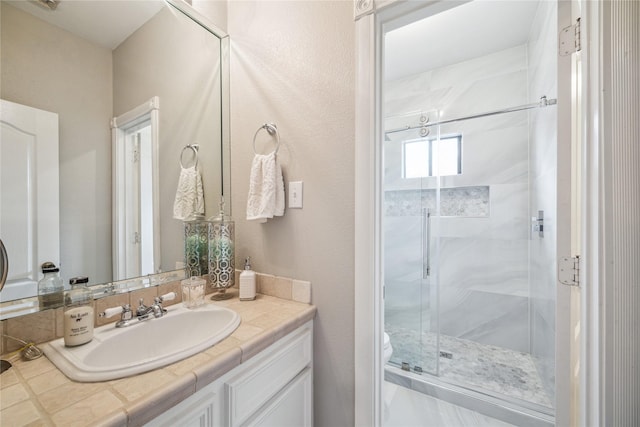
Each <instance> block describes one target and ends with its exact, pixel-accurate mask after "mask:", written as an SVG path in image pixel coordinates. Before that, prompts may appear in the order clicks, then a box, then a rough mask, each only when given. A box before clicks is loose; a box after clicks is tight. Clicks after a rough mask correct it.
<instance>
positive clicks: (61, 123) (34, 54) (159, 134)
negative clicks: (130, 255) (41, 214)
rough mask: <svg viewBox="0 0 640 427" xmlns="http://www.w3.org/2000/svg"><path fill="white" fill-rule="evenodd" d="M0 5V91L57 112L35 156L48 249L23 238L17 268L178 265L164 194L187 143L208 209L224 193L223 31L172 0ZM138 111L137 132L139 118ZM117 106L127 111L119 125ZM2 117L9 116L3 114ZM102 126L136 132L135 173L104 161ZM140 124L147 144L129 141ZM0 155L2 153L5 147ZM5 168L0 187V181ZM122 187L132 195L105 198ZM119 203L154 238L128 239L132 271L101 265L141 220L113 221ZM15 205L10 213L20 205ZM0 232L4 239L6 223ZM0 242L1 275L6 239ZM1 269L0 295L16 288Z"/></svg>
mask: <svg viewBox="0 0 640 427" xmlns="http://www.w3.org/2000/svg"><path fill="white" fill-rule="evenodd" d="M0 7H1V18H2V26H1V50H0V53H1V73H2V74H1V81H0V98H2V100H3V101H8V102H9V104H8V105H10V106H13V105H21V106H26V107H28V108H33V109H37V110H43V111H45V112H51V113H54V116H55V115H57V121H58V124H57V126H58V132H57V134H58V159H57V160H56V159H55V158H53V157H51V158H49V159H47V161H48V162H50V163H56V165H55V166H57V169H58V180H59V190H58V194H59V208H58V214H59V221H58V222H59V241H57V242H56V245H57V247H58V248H59V253H58V254H57V255H56V254H55V253H52V254H50V255H49V254H47V253H39V252H38V251H37V250H35V249H34V250H32V252H31V253H32V254H35V255H33V256H30V257H27V258H28V261H27V262H26V263H24V264H25V265H21V268H22V270H24V272H25V273H24V274H30V276H29V277H30V278H31V279H35V280H36V281H37V280H38V279H39V278H40V277H42V274H41V272H40V271H39V269H40V265H41V264H42V263H43V262H45V261H53V262H55V263H56V264H59V267H60V274H61V276H62V278H63V279H64V281H65V283H68V279H69V278H71V277H76V276H88V277H89V279H90V285H98V284H104V283H108V282H113V281H116V280H124V279H128V278H129V276H136V275H146V274H151V273H158V272H167V271H172V270H176V269H179V268H180V263H181V262H182V261H183V259H184V254H183V243H182V242H183V223H182V221H181V220H180V219H176V218H174V209H173V207H174V199H175V195H176V190H177V187H178V180H179V176H180V173H181V167H190V166H191V165H193V164H194V162H195V160H196V158H195V157H196V154H197V161H198V169H199V171H200V173H201V176H202V187H203V190H204V203H205V216H206V217H209V216H212V215H214V214H216V213H217V212H218V211H219V203H220V201H221V198H222V197H223V196H224V198H225V199H226V202H227V203H226V206H227V207H228V206H230V205H231V203H230V200H229V195H230V179H229V172H230V171H229V137H228V97H229V92H228V81H229V80H228V37H227V36H226V34H224V33H223V32H222V31H220V30H218V29H217V28H216V27H215V26H214V25H213V24H211V23H210V22H208V21H207V19H206V18H204V17H202V16H201V15H200V14H199V13H197V12H196V11H195V10H194V9H193V8H191V7H190V6H189V5H188V4H186V3H184V2H183V1H182V0H168V1H162V0H158V1H156V0H147V1H135V0H134V1H128V0H121V1H65V0H62V1H60V2H57V7H56V8H55V9H49V8H46V7H44V6H43V5H42V4H40V2H38V1H7V0H3V1H2V2H0ZM4 105H5V104H3V111H5V110H4V108H5V107H4ZM136 112H137V113H139V117H138V116H136ZM145 117H146V118H149V124H150V126H151V127H149V129H150V130H148V131H145V130H144V129H143V128H144V126H142V125H141V123H142V122H143V121H144V119H145ZM153 117H155V124H151V121H152V120H151V118H153ZM127 118H128V119H131V118H133V120H132V121H131V120H129V121H128V122H127V123H125V125H124V127H123V125H122V123H123V119H127ZM136 120H137V121H136ZM153 126H155V128H154V127H153ZM3 127H7V128H9V127H10V126H9V125H7V124H6V123H4V122H3ZM114 128H117V129H120V130H122V129H125V130H126V131H127V132H129V131H131V132H130V133H131V134H134V137H132V138H134V139H135V138H137V140H138V141H139V142H138V144H139V145H138V146H137V148H133V149H132V150H133V154H131V159H128V160H126V161H144V159H145V158H147V159H151V160H149V161H148V164H147V166H142V167H141V170H142V171H143V172H142V175H141V176H143V177H142V178H140V177H138V178H137V181H136V179H134V180H133V181H131V180H129V181H127V180H123V179H122V177H120V176H118V175H119V174H120V173H121V172H120V170H121V169H122V170H124V169H126V168H120V167H119V166H118V162H120V161H121V160H120V159H119V158H118V156H117V155H116V148H115V144H116V139H117V138H115V137H114V135H115V134H116V132H114ZM139 129H143V130H141V131H140V130H139ZM146 134H149V135H151V134H153V137H154V138H155V140H154V142H153V144H148V145H145V143H144V142H140V141H141V139H140V138H145V135H146ZM6 140H8V138H7V139H6ZM3 144H4V143H3ZM5 145H6V144H4V145H3V152H4V149H5V148H6V147H5ZM144 147H148V148H144ZM185 147H197V148H196V149H193V148H189V149H186V150H185ZM136 150H137V152H136ZM2 158H3V159H4V160H3V161H4V163H3V165H7V164H9V163H8V160H7V159H9V157H8V155H6V154H3V157H2ZM47 161H44V160H43V159H42V158H38V164H30V165H28V166H25V168H29V169H30V170H32V172H33V177H34V179H36V178H37V174H38V172H39V171H41V170H44V169H45V166H46V163H47ZM13 163H14V164H16V163H15V162H13ZM181 163H182V165H181ZM15 167H16V168H18V169H20V168H22V166H15ZM3 169H5V170H8V167H4V166H3ZM30 173H31V172H30ZM145 173H146V174H147V176H148V177H149V178H148V179H146V180H145V178H144V174H145ZM129 174H130V173H129ZM6 175H7V173H5V174H3V175H2V181H1V182H0V186H2V188H3V189H4V188H11V187H10V186H11V184H12V183H11V182H10V179H8V177H7V176H6ZM35 182H37V179H36V181H35ZM133 187H136V188H142V190H141V191H140V193H141V195H140V194H139V195H138V196H135V194H134V193H135V192H133V191H130V190H131V188H133ZM125 190H126V192H127V194H129V195H130V194H134V196H133V199H131V198H129V199H127V198H126V197H125V198H118V197H119V196H118V192H119V191H120V192H122V191H125ZM3 191H4V190H3ZM14 192H17V190H15V191H14ZM17 193H18V194H21V193H20V192H17ZM7 194H8V192H7ZM127 197H129V196H127ZM41 204H42V203H41ZM8 205H9V203H4V204H3V205H2V206H0V207H1V208H2V218H0V233H2V234H3V235H6V236H9V235H10V231H9V230H11V225H12V222H11V215H14V216H16V215H17V214H16V213H11V212H10V210H9V208H10V206H8ZM134 205H135V206H134ZM38 211H39V209H34V212H38ZM7 212H9V213H7ZM119 212H125V214H122V213H119ZM227 213H229V212H227ZM126 215H129V216H131V217H132V218H137V219H138V220H139V222H140V223H141V224H142V227H143V228H144V227H145V226H147V228H148V229H150V230H151V231H148V232H149V233H151V235H152V236H156V237H157V239H156V240H155V241H153V242H152V244H151V249H150V250H143V251H140V252H139V254H142V255H140V256H141V259H140V260H139V261H137V262H139V263H140V265H143V266H144V267H142V270H136V269H135V268H133V269H122V268H120V269H118V268H117V267H116V266H114V263H117V261H118V260H117V259H115V258H117V257H118V255H117V251H116V249H117V247H118V246H119V245H123V244H124V243H127V244H130V243H132V242H135V240H136V239H140V237H141V234H142V233H144V232H145V231H144V229H142V230H138V231H133V232H128V231H127V232H126V233H122V235H121V236H120V235H119V233H118V232H116V231H114V227H116V225H117V224H118V222H119V221H120V220H122V219H123V216H126ZM145 215H147V216H145ZM17 216H18V217H20V218H23V212H20V213H19V215H17ZM50 218H51V217H49V219H50ZM29 221H31V222H32V223H33V221H37V218H32V219H29ZM29 221H23V222H29ZM54 222H55V221H54ZM151 226H153V227H155V228H151ZM118 227H119V226H118ZM40 228H41V230H42V228H43V226H41V227H40ZM14 230H15V227H14ZM136 232H138V233H139V234H138V235H136V234H135V233H136ZM13 234H14V238H13V239H14V240H16V238H15V236H16V235H17V236H19V234H18V232H14V233H13ZM23 234H25V236H24V238H25V241H27V240H29V242H28V244H26V243H25V245H24V247H28V246H29V245H30V244H32V243H33V242H35V240H32V239H33V236H31V235H29V236H27V235H26V234H27V233H23ZM35 234H37V227H36V233H35ZM18 240H19V239H18ZM3 241H4V244H5V246H6V247H7V252H8V258H9V272H8V278H9V279H10V280H11V278H12V271H11V270H12V268H11V265H12V247H10V246H9V245H8V244H7V240H6V239H4V238H3ZM34 244H35V243H34ZM154 248H155V249H154ZM23 249H24V248H22V247H21V248H19V250H23ZM40 252H43V251H40ZM114 254H115V255H114ZM145 257H146V258H145ZM148 257H151V258H152V259H151V261H149V259H148ZM17 267H18V266H16V268H17ZM149 270H150V271H149ZM24 274H23V275H24ZM10 280H9V281H8V282H7V283H8V284H7V286H5V288H4V289H3V290H2V291H1V292H0V300H1V301H2V303H3V304H5V303H7V302H8V301H10V300H15V299H17V298H20V299H22V298H24V297H25V296H26V295H22V294H19V295H18V294H15V293H14V294H12V293H11V292H8V289H10ZM14 280H15V277H14ZM12 295H15V297H12ZM0 317H1V315H0Z"/></svg>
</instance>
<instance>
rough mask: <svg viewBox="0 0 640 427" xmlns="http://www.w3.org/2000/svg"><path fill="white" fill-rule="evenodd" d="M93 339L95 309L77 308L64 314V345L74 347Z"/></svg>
mask: <svg viewBox="0 0 640 427" xmlns="http://www.w3.org/2000/svg"><path fill="white" fill-rule="evenodd" d="M92 339H93V307H75V308H71V309H69V310H67V311H65V312H64V345H66V346H67V347H73V346H76V345H81V344H86V343H88V342H89V341H91V340H92Z"/></svg>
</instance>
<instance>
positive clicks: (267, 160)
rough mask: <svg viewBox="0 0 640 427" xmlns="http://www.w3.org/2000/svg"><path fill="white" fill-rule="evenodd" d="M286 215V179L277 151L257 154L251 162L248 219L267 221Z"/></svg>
mask: <svg viewBox="0 0 640 427" xmlns="http://www.w3.org/2000/svg"><path fill="white" fill-rule="evenodd" d="M282 215H284V180H283V179H282V168H281V167H280V163H279V162H278V158H277V156H276V153H275V152H273V153H270V154H256V155H255V157H254V158H253V162H252V163H251V175H250V177H249V197H248V199H247V219H248V220H256V221H258V222H266V221H267V219H269V218H273V217H274V216H282Z"/></svg>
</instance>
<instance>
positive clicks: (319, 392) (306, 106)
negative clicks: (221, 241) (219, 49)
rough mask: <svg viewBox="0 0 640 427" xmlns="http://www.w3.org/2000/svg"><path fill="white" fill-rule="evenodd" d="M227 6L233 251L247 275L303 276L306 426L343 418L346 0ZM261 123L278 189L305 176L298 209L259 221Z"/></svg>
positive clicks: (348, 123)
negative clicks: (250, 199)
mask: <svg viewBox="0 0 640 427" xmlns="http://www.w3.org/2000/svg"><path fill="white" fill-rule="evenodd" d="M228 7H229V16H228V31H229V34H230V37H231V162H232V168H231V169H232V172H231V174H232V182H231V184H232V188H233V216H234V218H235V220H236V224H237V225H236V227H237V229H236V241H237V243H236V259H237V260H242V259H244V257H246V256H251V258H252V260H253V268H254V269H255V270H257V271H260V272H267V273H271V274H275V275H282V276H287V277H295V278H298V279H302V280H309V281H311V283H312V292H313V295H312V300H313V304H315V305H316V306H317V307H318V314H317V317H316V330H315V341H314V344H315V353H314V363H315V370H314V383H315V387H314V394H315V409H314V410H315V421H316V425H317V426H319V427H321V426H330V427H339V426H352V425H353V423H354V407H353V405H354V375H353V369H354V360H353V353H354V348H353V340H354V329H353V328H354V326H353V324H354V323H353V322H354V318H353V316H354V315H353V312H354V311H353V310H354V283H353V281H354V267H353V262H354V259H353V256H354V241H353V233H354V135H355V128H354V120H355V117H354V114H355V110H354V109H355V107H354V102H355V99H354V96H355V94H354V83H355V58H354V44H355V26H354V22H353V9H352V8H353V4H352V2H346V1H304V2H302V1H294V2H291V1H282V2H280V1H266V2H265V1H235V0H232V1H231V2H230V3H229V6H228ZM265 122H275V123H276V124H277V126H278V129H279V131H280V133H281V138H282V146H281V148H280V151H279V157H280V159H281V161H282V164H283V170H284V176H285V183H286V184H285V185H286V186H287V187H288V185H287V183H288V181H298V180H300V181H304V208H303V209H302V210H299V209H298V210H296V209H287V210H286V212H285V216H284V217H282V218H276V219H274V220H269V222H267V223H266V224H257V223H254V222H248V221H246V220H245V219H244V218H245V207H246V201H247V192H248V187H249V168H250V164H251V159H252V157H253V150H252V138H253V135H254V133H255V131H256V130H257V128H258V126H260V125H261V124H263V123H265ZM266 135H267V134H266V133H265V132H261V134H260V139H259V143H258V145H259V146H261V145H262V146H263V147H265V145H266V142H267V141H268V139H267V137H266ZM263 143H265V144H263ZM236 265H237V264H236Z"/></svg>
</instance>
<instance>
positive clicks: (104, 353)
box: [42, 304, 240, 382]
mask: <svg viewBox="0 0 640 427" xmlns="http://www.w3.org/2000/svg"><path fill="white" fill-rule="evenodd" d="M239 324H240V316H239V315H238V313H236V312H235V311H233V310H229V309H227V308H224V307H219V306H216V305H213V304H206V305H204V306H201V307H199V308H197V309H193V310H189V309H187V308H184V307H182V305H180V304H176V305H173V306H170V307H167V313H166V314H165V315H164V316H163V317H161V318H159V319H150V320H147V321H144V322H140V323H134V324H133V325H131V326H128V327H126V328H116V327H115V326H114V323H111V324H108V325H105V326H101V327H99V328H96V329H95V331H94V337H93V340H92V341H91V342H90V343H88V344H85V345H81V346H78V347H65V345H64V341H63V339H62V338H61V339H58V340H55V341H51V342H49V343H47V344H45V345H44V346H43V347H42V348H43V350H44V353H45V354H46V356H47V357H48V358H49V360H51V362H52V363H53V364H54V365H56V366H57V367H58V369H60V370H61V371H62V372H64V374H65V375H66V376H67V377H69V378H71V379H72V380H75V381H80V382H94V381H105V380H112V379H116V378H123V377H127V376H130V375H135V374H139V373H142V372H146V371H150V370H152V369H156V368H160V367H162V366H166V365H168V364H171V363H173V362H176V361H178V360H181V359H184V358H186V357H189V356H191V355H193V354H196V353H199V352H200V351H203V350H205V349H206V348H208V347H211V346H212V345H214V344H215V343H217V342H219V341H221V340H223V339H224V338H226V337H227V336H229V335H230V334H231V333H232V332H233V331H234V330H235V329H236V328H237V327H238V325H239Z"/></svg>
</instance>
